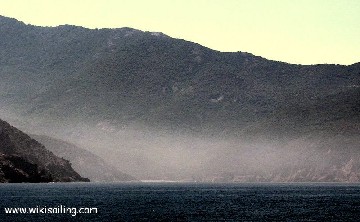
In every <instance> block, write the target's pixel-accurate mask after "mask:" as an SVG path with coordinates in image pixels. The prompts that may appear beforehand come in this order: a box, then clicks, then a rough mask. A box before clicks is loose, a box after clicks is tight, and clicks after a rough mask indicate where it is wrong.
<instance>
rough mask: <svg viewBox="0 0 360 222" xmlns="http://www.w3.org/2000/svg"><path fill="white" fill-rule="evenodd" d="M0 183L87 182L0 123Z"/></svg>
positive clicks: (67, 164)
mask: <svg viewBox="0 0 360 222" xmlns="http://www.w3.org/2000/svg"><path fill="white" fill-rule="evenodd" d="M0 166H1V167H0V181H2V182H51V181H56V182H71V181H88V179H86V178H82V177H81V176H80V175H79V174H78V173H76V172H75V171H74V170H73V169H72V168H71V165H70V163H69V161H67V160H64V159H62V158H59V157H57V156H55V155H54V154H53V153H52V152H50V151H48V150H46V149H45V147H44V146H43V145H41V144H40V143H38V142H37V141H35V140H34V139H32V138H30V137H29V136H28V135H26V134H24V133H23V132H21V131H19V130H18V129H16V128H14V127H12V126H10V125H9V124H8V123H6V122H4V121H2V120H0Z"/></svg>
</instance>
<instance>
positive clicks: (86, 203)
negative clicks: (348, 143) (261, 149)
mask: <svg viewBox="0 0 360 222" xmlns="http://www.w3.org/2000/svg"><path fill="white" fill-rule="evenodd" d="M60 206H62V207H63V209H65V208H76V209H80V208H84V207H85V208H97V211H98V212H97V213H92V214H79V213H74V214H76V215H74V214H71V213H70V211H69V212H67V213H60V214H55V213H44V212H43V213H26V214H20V213H19V214H7V213H5V208H15V207H21V208H29V207H32V208H38V210H39V212H40V209H41V208H56V207H58V208H57V209H60ZM0 221H360V184H328V183H326V184H322V183H321V184H308V183H304V184H262V183H260V184H259V183H258V184H198V183H192V184H191V183H48V184H0Z"/></svg>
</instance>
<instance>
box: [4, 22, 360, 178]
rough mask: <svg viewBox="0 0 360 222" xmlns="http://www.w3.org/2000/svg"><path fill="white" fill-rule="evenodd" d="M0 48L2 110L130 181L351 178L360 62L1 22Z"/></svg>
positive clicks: (126, 31) (359, 121)
mask: <svg viewBox="0 0 360 222" xmlns="http://www.w3.org/2000/svg"><path fill="white" fill-rule="evenodd" d="M0 39H1V40H2V41H1V42H0V78H1V82H0V92H1V93H0V106H1V107H2V108H1V109H0V112H2V114H3V115H6V117H7V119H13V120H14V122H16V124H17V125H18V126H20V127H21V128H22V129H26V131H34V130H35V131H36V130H37V132H36V133H37V134H47V135H50V136H54V137H56V138H61V139H63V140H66V141H70V142H74V143H76V144H81V146H82V147H86V148H87V149H88V150H90V151H91V152H93V153H95V154H97V155H99V156H100V157H102V158H103V159H104V160H105V161H107V162H108V163H111V164H112V165H114V166H115V167H116V168H117V169H119V170H120V171H122V172H125V173H128V174H130V175H134V176H135V177H137V178H139V179H169V180H170V179H179V180H180V179H189V178H202V179H204V178H203V177H205V179H204V180H207V179H208V180H210V179H211V178H213V177H214V175H222V174H223V173H224V175H227V176H228V175H230V174H232V175H234V177H236V176H238V177H244V178H245V177H250V176H248V175H256V177H258V178H260V179H259V180H276V179H274V178H275V176H270V175H275V174H277V175H282V173H283V176H281V177H280V176H278V177H276V178H282V179H279V180H283V181H289V180H290V179H287V178H296V177H295V176H294V173H293V171H294V172H297V171H298V170H302V171H301V172H308V173H306V175H308V176H307V177H305V176H304V178H305V179H304V180H309V181H313V180H319V181H320V180H321V179H319V178H321V177H323V176H324V175H325V174H328V173H329V172H333V173H331V174H332V176H329V177H327V178H330V179H328V180H329V181H330V180H332V179H331V178H333V179H334V178H342V179H341V180H343V181H349V180H350V177H340V176H339V177H338V176H334V175H335V174H336V173H335V171H332V169H334V167H335V168H336V169H338V170H340V171H341V169H342V167H343V166H344V165H346V164H347V163H349V161H350V160H352V163H354V164H353V166H354V168H353V170H354V172H355V171H356V170H357V169H358V168H357V167H355V166H357V163H358V161H359V160H358V155H359V154H358V151H357V150H358V149H359V144H360V140H359V138H358V135H359V134H360V130H359V129H360V63H356V64H352V65H348V66H344V65H334V64H320V65H296V64H288V63H283V62H278V61H270V60H267V59H265V58H262V57H259V56H255V55H252V54H250V53H245V52H231V53H230V52H227V53H225V52H218V51H215V50H211V49H209V48H206V47H203V46H201V45H199V44H196V43H192V42H189V41H185V40H180V39H174V38H171V37H169V36H167V35H165V34H162V33H152V32H143V31H139V30H135V29H131V28H119V29H93V30H91V29H86V28H82V27H77V26H71V25H63V26H58V27H38V26H32V25H26V24H24V23H22V22H19V21H17V20H15V19H10V18H6V17H0ZM309 53H311V52H309ZM32 133H34V132H32ZM333 138H337V140H336V142H334V143H331V141H333ZM347 141H351V143H347ZM324 144H328V145H327V147H326V146H324ZM344 144H348V145H346V146H344ZM328 150H331V151H330V154H327V152H328ZM347 152H348V154H346V153H347ZM345 154H346V155H345ZM338 155H341V158H338V157H337V156H338ZM309 157H312V158H309ZM289 169H294V170H293V171H291V170H289ZM315 171H316V172H318V173H317V174H316V175H318V176H316V178H318V179H312V178H313V177H314V176H311V175H313V173H312V172H315ZM340 171H336V172H340ZM263 175H265V176H263ZM291 175H292V176H291ZM227 176H226V177H227ZM261 178H263V179H261ZM269 178H270V179H269ZM314 178H315V177H314ZM352 178H354V177H352ZM293 180H297V179H293ZM299 180H300V179H299ZM334 180H335V179H334Z"/></svg>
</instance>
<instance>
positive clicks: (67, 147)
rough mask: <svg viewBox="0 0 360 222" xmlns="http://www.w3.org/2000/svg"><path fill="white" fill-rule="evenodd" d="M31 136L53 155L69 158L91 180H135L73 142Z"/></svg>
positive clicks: (73, 165)
mask: <svg viewBox="0 0 360 222" xmlns="http://www.w3.org/2000/svg"><path fill="white" fill-rule="evenodd" d="M32 138H34V139H36V140H37V141H39V142H40V143H41V144H44V145H45V146H46V148H47V149H48V150H50V151H51V152H53V153H54V154H55V155H57V156H59V157H62V158H64V159H67V160H69V161H70V163H71V164H72V167H73V168H74V169H75V170H76V172H78V173H79V174H80V175H81V176H83V177H86V178H89V179H90V180H91V181H92V182H119V181H136V179H135V178H134V177H132V176H130V175H127V174H125V173H122V172H120V171H118V170H116V169H115V168H114V167H112V166H110V165H108V164H107V163H106V162H105V161H104V160H103V159H101V158H100V157H98V156H96V155H94V154H92V153H91V152H89V151H87V150H84V149H81V148H79V147H77V146H75V145H74V144H71V143H68V142H65V141H62V140H58V139H54V138H51V137H48V136H39V135H32Z"/></svg>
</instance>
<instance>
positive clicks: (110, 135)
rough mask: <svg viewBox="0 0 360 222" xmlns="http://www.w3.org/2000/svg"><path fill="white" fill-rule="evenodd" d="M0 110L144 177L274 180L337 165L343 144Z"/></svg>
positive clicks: (16, 123)
mask: <svg viewBox="0 0 360 222" xmlns="http://www.w3.org/2000/svg"><path fill="white" fill-rule="evenodd" d="M0 114H1V115H2V117H3V118H4V119H5V120H8V121H9V122H10V123H11V124H13V125H14V126H16V127H19V128H20V129H22V130H24V131H25V132H28V133H31V134H38V135H47V136H51V137H54V138H58V139H62V140H64V141H68V142H71V143H74V144H76V145H78V146H79V147H82V148H84V149H86V150H88V151H91V152H92V153H94V154H96V155H98V156H100V157H102V158H103V159H104V160H105V161H106V162H108V163H110V164H111V165H113V166H115V167H116V168H117V169H118V170H120V171H122V172H124V173H128V174H130V175H132V176H134V177H136V178H138V179H140V180H180V181H194V180H195V181H218V180H219V181H223V180H224V181H232V180H234V179H235V180H240V181H242V180H244V178H245V180H246V178H248V177H251V178H253V177H256V176H263V177H264V178H267V179H266V180H271V179H270V176H271V175H274V174H276V173H280V174H281V173H283V172H290V171H291V170H292V169H293V168H297V170H302V169H305V168H306V169H308V168H315V169H316V170H318V171H319V170H321V169H322V168H326V167H327V166H328V165H329V164H330V165H331V164H333V165H334V164H336V163H335V162H336V161H335V162H334V160H333V159H331V158H330V156H331V155H332V154H333V153H332V152H336V150H334V149H333V147H332V146H335V147H336V145H337V144H336V143H339V141H338V140H336V138H333V141H332V142H331V141H329V139H328V138H327V136H326V135H320V134H319V135H318V138H316V136H312V137H305V138H304V137H299V138H297V139H292V140H290V139H288V140H284V139H283V140H280V139H278V140H276V139H273V138H268V137H266V136H259V137H256V138H251V139H249V138H245V137H244V138H242V137H224V136H218V135H203V134H195V133H193V134H190V133H180V132H169V131H165V130H154V129H152V128H150V127H147V126H142V125H140V124H139V125H135V124H134V125H131V126H130V125H127V126H126V127H124V126H118V125H112V124H110V123H108V122H97V123H96V122H95V123H82V122H80V121H78V122H76V121H51V120H46V119H45V118H31V119H30V118H23V117H21V116H20V115H19V114H17V113H15V112H9V110H5V109H4V108H2V109H1V112H0ZM324 138H326V140H324ZM358 139H359V138H358V137H357V138H356V137H354V138H353V139H352V140H351V138H350V139H349V138H348V140H347V141H348V144H347V145H346V144H343V149H344V150H351V149H352V148H354V147H353V146H356V141H357V140H358ZM339 140H340V141H343V140H344V138H340V139H339ZM321 143H322V144H321ZM326 143H330V144H326ZM331 143H333V144H331ZM334 144H335V145H334ZM355 148H356V147H355ZM330 154H331V155H330ZM344 156H346V155H345V154H344V155H343V156H342V157H344ZM346 157H347V156H346ZM339 158H340V157H339ZM349 158H350V159H351V157H349ZM332 162H334V163H332ZM295 173H296V172H295ZM269 175H270V176H269ZM279 180H280V181H281V179H279Z"/></svg>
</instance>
